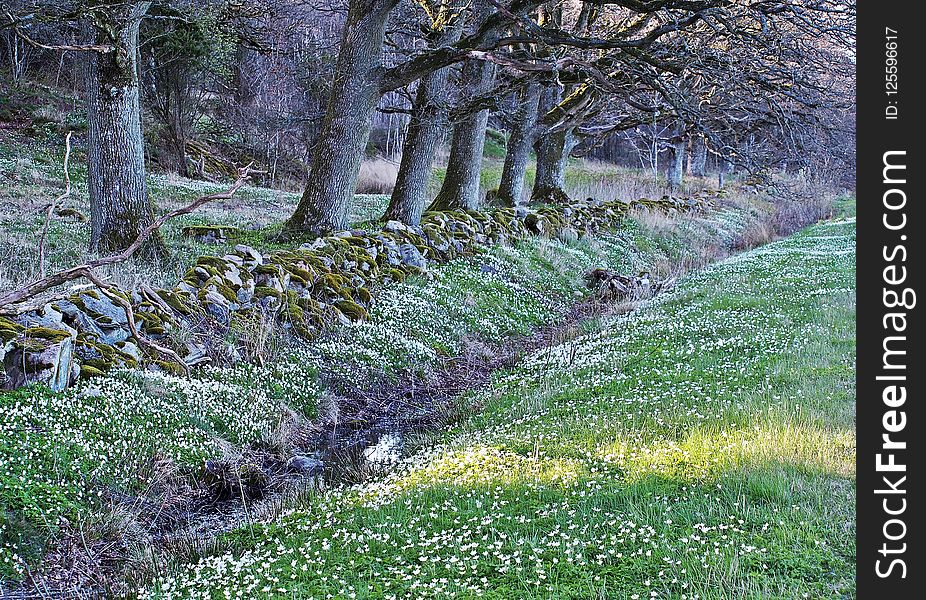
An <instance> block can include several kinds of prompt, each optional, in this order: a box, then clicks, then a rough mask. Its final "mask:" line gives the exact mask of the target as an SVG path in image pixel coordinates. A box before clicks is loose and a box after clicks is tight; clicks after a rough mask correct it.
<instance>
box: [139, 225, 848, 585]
mask: <svg viewBox="0 0 926 600" xmlns="http://www.w3.org/2000/svg"><path fill="white" fill-rule="evenodd" d="M854 232H855V228H854V222H851V221H850V222H838V223H830V224H823V225H817V226H813V227H811V228H809V229H807V230H806V231H804V232H802V233H800V234H797V235H795V236H793V237H792V238H789V239H786V240H783V241H780V242H776V243H774V244H771V245H769V246H767V247H764V248H761V249H759V250H755V251H751V252H749V253H746V254H744V255H740V256H737V257H734V258H732V259H729V260H727V261H725V262H723V263H720V264H718V265H716V266H714V267H710V268H707V269H705V270H703V271H702V272H699V273H698V274H696V275H693V276H691V277H688V278H687V279H686V280H685V281H684V282H683V283H682V284H681V285H680V286H679V288H678V289H677V290H676V291H675V292H673V293H671V294H669V295H666V296H663V297H661V298H660V299H658V300H657V301H654V302H651V303H650V304H649V305H648V306H645V307H643V308H642V309H640V310H638V311H636V312H634V313H631V314H630V315H628V316H622V317H612V318H607V319H601V320H598V321H596V322H595V323H594V324H593V326H590V327H588V328H586V330H585V331H584V332H583V333H582V334H581V335H579V336H578V337H576V338H574V339H572V340H569V341H566V342H564V343H561V344H558V345H555V346H552V347H549V348H546V349H543V350H540V351H537V352H535V353H533V354H531V355H529V356H527V357H525V359H524V360H523V361H521V362H520V363H519V364H518V365H517V366H516V367H515V368H513V369H512V370H511V371H509V372H505V373H499V374H498V375H497V377H496V378H495V380H494V381H493V383H492V384H491V386H489V387H488V388H487V389H484V390H480V391H478V392H476V393H474V394H473V395H472V396H471V397H470V398H469V400H470V402H472V403H473V404H474V405H478V406H481V407H482V410H481V411H477V413H476V414H474V416H473V417H471V418H470V419H468V420H466V421H465V422H464V423H462V424H461V425H460V426H458V427H457V428H456V429H455V430H454V431H452V432H448V433H444V434H438V435H437V436H436V437H435V438H434V439H432V440H431V443H430V444H428V445H427V446H426V448H425V449H423V450H421V451H419V452H418V453H416V454H415V455H413V456H412V457H411V458H410V459H408V460H407V461H405V462H404V463H403V465H402V466H401V467H400V468H399V469H398V470H397V471H396V472H395V473H394V474H392V475H390V476H387V477H385V478H383V479H381V480H377V481H375V482H373V483H370V484H366V485H363V486H359V487H355V488H350V489H338V490H332V491H328V492H325V493H323V494H320V495H319V496H317V497H316V498H315V499H314V500H313V501H312V502H311V503H310V504H309V506H307V507H305V508H302V509H299V510H296V511H294V512H290V513H287V514H285V515H284V516H282V517H279V518H277V519H275V520H274V521H272V522H270V523H266V524H264V525H261V526H260V527H257V528H256V529H255V532H254V533H252V532H251V531H249V530H242V531H240V532H237V533H234V534H232V535H229V536H228V537H227V538H226V539H225V540H224V541H225V544H226V546H227V550H225V551H221V552H218V553H216V554H215V555H212V556H207V557H204V558H203V559H201V560H200V561H199V563H197V564H195V565H191V566H190V567H189V568H183V569H179V570H177V571H176V572H175V573H174V574H172V575H171V576H169V577H166V578H165V579H163V580H161V581H160V582H158V583H157V584H156V585H155V586H154V587H153V588H152V589H151V590H149V592H150V595H152V596H154V597H163V598H167V597H187V596H188V595H190V594H192V593H193V592H194V590H195V593H196V594H197V595H198V596H199V597H214V598H222V597H224V596H223V594H227V593H230V594H231V595H232V596H236V595H240V596H243V597H250V598H269V597H280V596H285V597H295V598H322V597H327V595H334V596H337V597H358V598H381V597H382V598H405V597H412V596H413V597H477V596H478V597H486V598H631V599H633V598H651V597H661V598H669V597H671V598H717V599H721V598H723V599H726V598H756V599H758V598H801V597H810V598H839V597H852V596H853V595H854V512H853V511H854V493H855V491H854V462H855V461H854V455H855V441H854V434H853V416H852V415H853V406H854V387H853V385H854V294H855V290H854V236H855V233H854Z"/></svg>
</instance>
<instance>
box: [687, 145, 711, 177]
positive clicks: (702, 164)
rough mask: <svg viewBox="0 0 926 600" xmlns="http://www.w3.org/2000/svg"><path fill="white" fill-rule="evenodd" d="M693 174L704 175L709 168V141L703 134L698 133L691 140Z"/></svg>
mask: <svg viewBox="0 0 926 600" xmlns="http://www.w3.org/2000/svg"><path fill="white" fill-rule="evenodd" d="M690 166H691V174H692V175H693V176H694V177H704V173H705V169H706V168H707V142H706V141H705V139H704V136H703V135H696V136H695V137H694V138H692V140H691V162H690Z"/></svg>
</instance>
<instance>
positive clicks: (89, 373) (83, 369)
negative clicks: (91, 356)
mask: <svg viewBox="0 0 926 600" xmlns="http://www.w3.org/2000/svg"><path fill="white" fill-rule="evenodd" d="M103 373H104V371H101V370H100V369H97V368H96V367H92V366H90V365H88V364H86V363H81V365H80V378H81V379H90V378H91V377H99V376H100V375H102V374H103Z"/></svg>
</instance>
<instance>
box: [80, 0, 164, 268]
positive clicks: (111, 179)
mask: <svg viewBox="0 0 926 600" xmlns="http://www.w3.org/2000/svg"><path fill="white" fill-rule="evenodd" d="M150 7H151V2H113V3H104V4H100V5H98V6H96V7H95V10H93V11H92V13H91V14H90V15H89V16H88V20H89V21H90V22H91V23H92V26H93V32H94V33H93V35H94V37H95V41H94V44H95V45H98V46H102V47H108V48H109V50H108V51H105V52H103V51H96V52H93V53H92V55H91V56H90V61H89V62H90V69H89V71H90V72H89V78H88V86H87V120H88V123H89V132H88V149H87V160H88V170H87V185H88V188H89V190H90V224H91V234H90V248H91V250H94V251H98V252H104V253H106V252H116V251H119V250H123V249H125V248H127V247H128V246H129V245H130V244H131V243H132V242H133V241H134V240H135V239H136V238H137V237H138V236H139V234H140V233H141V232H142V230H143V229H144V228H145V227H146V226H148V225H149V224H150V223H151V222H152V221H153V220H154V212H153V210H152V208H151V203H150V201H149V198H148V184H147V181H146V178H145V146H144V139H143V137H142V130H141V107H140V104H139V85H138V65H137V59H136V57H137V56H138V30H139V26H140V25H141V20H142V18H143V17H144V16H145V14H146V13H147V12H148V9H149V8H150ZM164 252H165V248H164V243H163V241H162V240H161V239H160V237H158V236H154V237H152V238H149V241H148V242H147V243H146V246H145V248H144V249H143V250H142V251H141V254H142V255H143V256H145V257H153V256H156V255H160V254H163V253H164Z"/></svg>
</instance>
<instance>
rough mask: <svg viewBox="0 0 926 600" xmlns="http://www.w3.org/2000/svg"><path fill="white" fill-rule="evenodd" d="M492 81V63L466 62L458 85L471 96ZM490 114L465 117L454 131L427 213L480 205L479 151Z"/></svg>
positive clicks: (493, 70)
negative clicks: (440, 181)
mask: <svg viewBox="0 0 926 600" xmlns="http://www.w3.org/2000/svg"><path fill="white" fill-rule="evenodd" d="M494 78H495V69H494V67H493V65H492V64H491V63H488V62H482V61H469V62H467V63H466V64H465V65H464V66H463V76H462V80H461V86H462V87H463V88H464V89H467V90H472V92H471V96H478V95H479V94H482V93H485V92H487V91H488V88H489V87H490V86H491V85H492V81H493V80H494ZM488 122H489V111H488V110H480V111H478V112H474V113H472V114H467V115H466V116H464V117H463V118H462V119H461V120H459V121H457V123H456V125H455V126H454V128H453V141H452V142H451V145H450V158H449V159H448V162H447V175H446V176H445V177H444V182H443V184H442V185H441V189H440V192H438V194H437V198H435V199H434V202H433V203H432V204H431V206H430V210H457V209H463V210H476V209H478V208H479V205H480V204H481V200H482V198H481V196H480V193H479V182H480V178H481V175H482V151H483V148H484V146H485V134H486V125H487V124H488Z"/></svg>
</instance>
